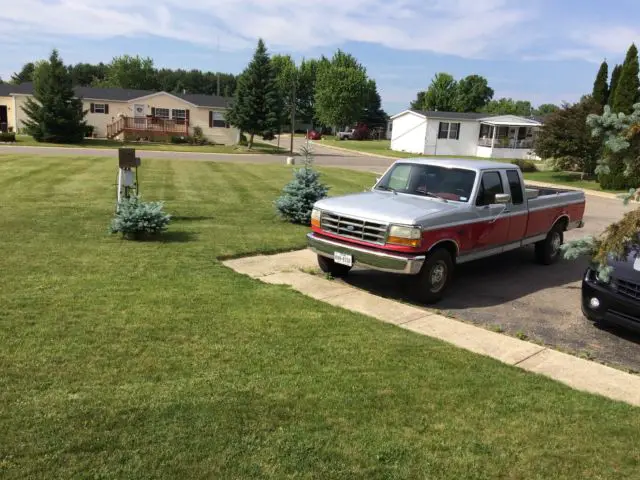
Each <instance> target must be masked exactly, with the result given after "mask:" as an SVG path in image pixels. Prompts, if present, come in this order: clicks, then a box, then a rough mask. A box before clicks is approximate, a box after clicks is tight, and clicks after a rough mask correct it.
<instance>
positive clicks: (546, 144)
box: [534, 96, 602, 175]
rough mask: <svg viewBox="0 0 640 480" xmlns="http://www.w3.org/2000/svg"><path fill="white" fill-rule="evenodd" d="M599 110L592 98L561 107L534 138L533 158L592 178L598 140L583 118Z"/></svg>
mask: <svg viewBox="0 0 640 480" xmlns="http://www.w3.org/2000/svg"><path fill="white" fill-rule="evenodd" d="M601 108H602V106H601V105H600V104H599V103H598V102H596V101H595V100H594V99H593V98H592V97H590V96H585V97H583V98H582V99H581V100H580V102H578V103H575V104H573V105H569V104H565V105H563V107H562V108H561V109H560V110H558V111H556V112H554V113H551V114H550V115H549V116H548V117H547V118H546V119H545V122H544V127H543V128H542V130H541V131H540V132H539V134H538V136H537V138H536V141H535V145H534V150H535V152H536V154H537V155H538V156H539V157H542V158H544V159H550V160H552V161H553V164H554V167H556V168H559V169H562V170H573V171H578V172H582V173H583V174H589V175H591V174H593V173H594V171H595V169H596V165H597V162H598V159H599V158H600V152H601V140H600V138H598V137H594V136H593V135H592V134H591V128H590V127H589V126H588V125H587V117H588V116H589V115H590V114H592V113H598V112H599V111H600V109H601Z"/></svg>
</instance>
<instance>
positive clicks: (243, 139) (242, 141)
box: [238, 133, 249, 146]
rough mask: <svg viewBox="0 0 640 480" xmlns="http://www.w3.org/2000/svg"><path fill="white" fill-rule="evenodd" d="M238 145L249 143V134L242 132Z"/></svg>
mask: <svg viewBox="0 0 640 480" xmlns="http://www.w3.org/2000/svg"><path fill="white" fill-rule="evenodd" d="M238 145H243V146H246V145H249V140H247V136H246V135H245V134H244V133H241V134H240V140H238Z"/></svg>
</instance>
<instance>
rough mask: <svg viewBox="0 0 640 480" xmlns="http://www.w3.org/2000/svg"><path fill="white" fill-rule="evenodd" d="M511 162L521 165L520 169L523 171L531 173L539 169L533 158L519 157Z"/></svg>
mask: <svg viewBox="0 0 640 480" xmlns="http://www.w3.org/2000/svg"><path fill="white" fill-rule="evenodd" d="M511 163H513V164H514V165H517V166H518V167H520V170H522V172H523V173H531V172H537V171H538V167H537V166H536V164H535V162H534V161H533V160H523V159H517V160H514V161H512V162H511Z"/></svg>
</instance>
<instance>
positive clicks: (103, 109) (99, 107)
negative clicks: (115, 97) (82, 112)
mask: <svg viewBox="0 0 640 480" xmlns="http://www.w3.org/2000/svg"><path fill="white" fill-rule="evenodd" d="M89 111H90V112H91V113H109V104H108V103H92V104H90V105H89Z"/></svg>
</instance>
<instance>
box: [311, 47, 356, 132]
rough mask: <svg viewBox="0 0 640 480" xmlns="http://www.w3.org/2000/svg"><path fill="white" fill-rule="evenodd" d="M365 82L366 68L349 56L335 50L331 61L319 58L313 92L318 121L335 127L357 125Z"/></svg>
mask: <svg viewBox="0 0 640 480" xmlns="http://www.w3.org/2000/svg"><path fill="white" fill-rule="evenodd" d="M367 82H368V79H367V73H366V70H365V68H364V67H363V66H362V65H360V63H358V61H357V60H356V59H355V58H354V57H353V56H352V55H349V54H347V53H344V52H342V51H341V50H338V51H337V52H336V53H335V54H334V56H333V57H332V59H331V61H323V60H322V59H321V61H320V62H319V64H318V70H317V76H316V89H315V112H316V118H317V119H318V121H319V122H320V123H322V124H323V125H330V126H334V127H341V126H347V125H352V124H353V123H355V122H357V121H358V119H359V118H360V116H361V115H362V112H363V110H364V107H365V103H366V92H367V86H368V83H367Z"/></svg>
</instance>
